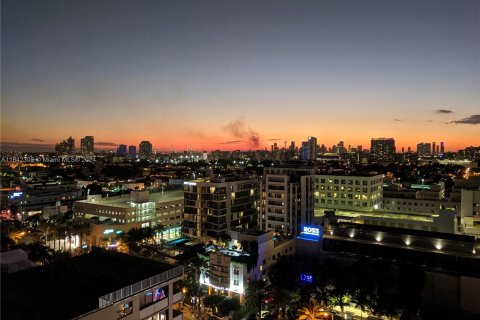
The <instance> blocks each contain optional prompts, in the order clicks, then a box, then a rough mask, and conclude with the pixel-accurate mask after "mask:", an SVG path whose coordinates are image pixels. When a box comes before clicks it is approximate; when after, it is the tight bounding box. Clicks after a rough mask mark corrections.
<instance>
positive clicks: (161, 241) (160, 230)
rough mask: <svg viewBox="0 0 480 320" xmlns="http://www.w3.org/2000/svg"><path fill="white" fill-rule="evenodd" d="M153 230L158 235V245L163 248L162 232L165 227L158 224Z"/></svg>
mask: <svg viewBox="0 0 480 320" xmlns="http://www.w3.org/2000/svg"><path fill="white" fill-rule="evenodd" d="M153 230H154V232H155V234H156V235H158V234H160V244H161V245H162V246H163V232H164V231H165V226H164V225H163V224H161V223H159V224H157V225H156V226H155V227H154V228H153Z"/></svg>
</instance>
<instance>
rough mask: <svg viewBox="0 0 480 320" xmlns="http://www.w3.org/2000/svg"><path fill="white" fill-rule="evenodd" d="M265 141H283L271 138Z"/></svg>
mask: <svg viewBox="0 0 480 320" xmlns="http://www.w3.org/2000/svg"><path fill="white" fill-rule="evenodd" d="M267 141H283V139H279V138H273V139H267Z"/></svg>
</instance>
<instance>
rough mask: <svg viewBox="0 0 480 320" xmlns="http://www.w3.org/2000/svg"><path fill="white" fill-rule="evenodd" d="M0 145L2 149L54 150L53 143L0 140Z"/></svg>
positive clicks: (25, 150) (26, 150)
mask: <svg viewBox="0 0 480 320" xmlns="http://www.w3.org/2000/svg"><path fill="white" fill-rule="evenodd" d="M32 140H33V139H32ZM0 146H1V149H2V150H3V151H22V152H51V151H53V150H54V145H53V144H48V143H28V142H27V143H23V142H11V141H5V142H0Z"/></svg>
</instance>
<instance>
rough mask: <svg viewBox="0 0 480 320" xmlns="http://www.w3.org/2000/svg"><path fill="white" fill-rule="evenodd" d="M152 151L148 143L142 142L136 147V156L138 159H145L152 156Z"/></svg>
mask: <svg viewBox="0 0 480 320" xmlns="http://www.w3.org/2000/svg"><path fill="white" fill-rule="evenodd" d="M152 149H153V148H152V144H151V143H150V141H142V142H140V145H139V146H138V155H139V156H140V158H143V159H146V158H148V157H150V156H151V155H152Z"/></svg>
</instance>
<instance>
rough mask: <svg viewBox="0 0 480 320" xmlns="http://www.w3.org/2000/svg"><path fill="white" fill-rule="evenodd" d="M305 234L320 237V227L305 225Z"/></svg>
mask: <svg viewBox="0 0 480 320" xmlns="http://www.w3.org/2000/svg"><path fill="white" fill-rule="evenodd" d="M302 233H303V234H307V235H312V236H318V237H320V228H317V227H310V226H303V232H302Z"/></svg>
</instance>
